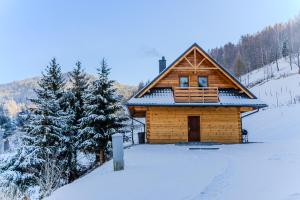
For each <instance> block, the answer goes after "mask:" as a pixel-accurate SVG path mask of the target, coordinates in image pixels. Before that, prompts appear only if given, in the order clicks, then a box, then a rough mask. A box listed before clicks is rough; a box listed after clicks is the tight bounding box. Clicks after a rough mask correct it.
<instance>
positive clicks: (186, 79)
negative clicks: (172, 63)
mask: <svg viewBox="0 0 300 200" xmlns="http://www.w3.org/2000/svg"><path fill="white" fill-rule="evenodd" d="M179 86H180V87H189V77H187V76H181V77H179Z"/></svg>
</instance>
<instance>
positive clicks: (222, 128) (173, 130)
mask: <svg viewBox="0 0 300 200" xmlns="http://www.w3.org/2000/svg"><path fill="white" fill-rule="evenodd" d="M188 116H200V141H201V142H220V143H240V142H241V138H242V136H241V122H240V110H239V108H236V107H226V108H220V107H219V108H216V107H176V108H175V107H149V108H148V109H147V112H146V129H147V141H148V143H175V142H187V141H188Z"/></svg>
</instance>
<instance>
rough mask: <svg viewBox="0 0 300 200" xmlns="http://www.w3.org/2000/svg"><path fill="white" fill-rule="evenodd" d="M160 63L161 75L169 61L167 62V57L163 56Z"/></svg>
mask: <svg viewBox="0 0 300 200" xmlns="http://www.w3.org/2000/svg"><path fill="white" fill-rule="evenodd" d="M158 63H159V73H161V72H162V71H164V70H165V69H166V67H167V61H166V59H165V57H164V56H163V57H162V58H161V60H159V61H158Z"/></svg>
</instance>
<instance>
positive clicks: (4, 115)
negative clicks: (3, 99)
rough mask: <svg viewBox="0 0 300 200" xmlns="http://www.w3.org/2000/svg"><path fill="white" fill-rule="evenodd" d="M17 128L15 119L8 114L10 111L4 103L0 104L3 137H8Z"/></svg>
mask: <svg viewBox="0 0 300 200" xmlns="http://www.w3.org/2000/svg"><path fill="white" fill-rule="evenodd" d="M14 129H15V126H14V124H13V121H12V120H11V118H10V117H9V115H8V111H7V110H6V109H5V107H4V105H3V104H1V105H0V131H3V135H2V137H3V138H1V139H6V138H7V137H9V136H10V135H11V134H12V132H13V130H14Z"/></svg>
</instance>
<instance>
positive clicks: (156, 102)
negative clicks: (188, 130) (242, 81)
mask: <svg viewBox="0 0 300 200" xmlns="http://www.w3.org/2000/svg"><path fill="white" fill-rule="evenodd" d="M219 100H220V101H219V102H217V103H176V102H175V101H174V96H173V91H172V89H170V88H164V89H154V90H152V91H151V92H150V93H146V94H145V95H144V96H143V97H140V98H136V97H132V98H131V99H130V100H129V101H128V102H127V106H250V107H257V108H262V107H266V106H267V105H266V104H265V103H264V102H262V101H260V100H259V99H251V98H249V97H248V96H247V95H245V94H241V93H239V92H238V91H237V90H233V89H230V90H219Z"/></svg>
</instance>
